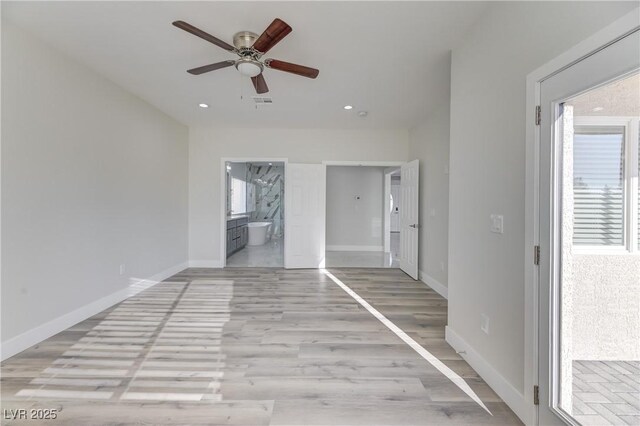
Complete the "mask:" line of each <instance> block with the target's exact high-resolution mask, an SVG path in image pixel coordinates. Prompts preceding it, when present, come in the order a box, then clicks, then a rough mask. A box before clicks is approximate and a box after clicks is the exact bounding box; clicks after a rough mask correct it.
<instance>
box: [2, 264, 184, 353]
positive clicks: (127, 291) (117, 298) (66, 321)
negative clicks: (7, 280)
mask: <svg viewBox="0 0 640 426" xmlns="http://www.w3.org/2000/svg"><path fill="white" fill-rule="evenodd" d="M186 268H187V263H186V262H185V263H181V264H179V265H176V266H173V267H171V268H169V269H166V270H164V271H162V272H160V273H158V274H155V275H153V276H151V277H149V278H143V279H136V278H131V279H130V284H129V286H127V287H125V288H123V289H121V290H118V291H116V292H115V293H111V294H109V295H108V296H105V297H102V298H100V299H98V300H94V301H93V302H90V303H88V304H86V305H84V306H82V307H80V308H78V309H76V310H74V311H71V312H68V313H66V314H64V315H61V316H59V317H57V318H54V319H52V320H51V321H49V322H46V323H44V324H41V325H39V326H37V327H34V328H32V329H31V330H27V331H25V332H24V333H22V334H19V335H17V336H15V337H12V338H10V339H8V340H7V341H5V342H2V348H1V349H0V351H1V355H0V358H1V359H2V361H4V360H5V359H7V358H9V357H12V356H14V355H15V354H17V353H19V352H22V351H24V350H25V349H27V348H30V347H31V346H33V345H35V344H38V343H40V342H42V341H43V340H45V339H48V338H49V337H51V336H53V335H55V334H57V333H60V332H61V331H63V330H66V329H67V328H69V327H71V326H73V325H75V324H77V323H79V322H81V321H84V320H86V319H87V318H90V317H92V316H93V315H95V314H97V313H99V312H102V311H104V310H105V309H107V308H110V307H111V306H113V305H115V304H116V303H120V302H122V301H123V300H125V299H128V298H129V297H131V296H134V295H136V294H138V293H139V292H141V291H143V290H146V289H148V288H149V287H152V286H154V285H156V284H158V283H159V282H161V281H164V280H166V279H167V278H169V277H171V276H173V275H175V274H177V273H179V272H181V271H183V270H185V269H186Z"/></svg>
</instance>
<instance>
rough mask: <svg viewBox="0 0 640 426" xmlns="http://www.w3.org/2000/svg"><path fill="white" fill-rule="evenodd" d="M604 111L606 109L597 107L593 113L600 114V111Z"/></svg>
mask: <svg viewBox="0 0 640 426" xmlns="http://www.w3.org/2000/svg"><path fill="white" fill-rule="evenodd" d="M603 109H604V108H602V107H595V108H594V109H593V112H600V111H602V110H603Z"/></svg>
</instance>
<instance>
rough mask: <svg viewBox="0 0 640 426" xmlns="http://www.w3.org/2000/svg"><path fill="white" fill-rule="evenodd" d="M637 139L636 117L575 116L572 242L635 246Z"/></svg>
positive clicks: (638, 221) (639, 199)
mask: <svg viewBox="0 0 640 426" xmlns="http://www.w3.org/2000/svg"><path fill="white" fill-rule="evenodd" d="M639 140H640V137H639V135H638V119H637V118H629V117H576V118H575V121H574V137H573V200H574V209H573V228H574V229H573V244H574V246H583V247H604V246H608V247H612V248H615V247H617V248H621V249H629V250H631V251H635V250H637V249H638V248H640V237H639V235H638V228H640V226H639V225H640V218H639V217H638V216H640V215H639V214H638V210H639V204H640V189H638V186H637V179H638V169H640V159H639V158H638V143H639ZM636 193H637V194H636Z"/></svg>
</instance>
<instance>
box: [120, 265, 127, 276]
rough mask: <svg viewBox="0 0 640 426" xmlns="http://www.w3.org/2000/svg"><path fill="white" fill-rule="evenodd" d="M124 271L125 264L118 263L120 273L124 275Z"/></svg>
mask: <svg viewBox="0 0 640 426" xmlns="http://www.w3.org/2000/svg"><path fill="white" fill-rule="evenodd" d="M125 271H126V266H125V264H124V263H123V264H122V265H120V275H124V273H125Z"/></svg>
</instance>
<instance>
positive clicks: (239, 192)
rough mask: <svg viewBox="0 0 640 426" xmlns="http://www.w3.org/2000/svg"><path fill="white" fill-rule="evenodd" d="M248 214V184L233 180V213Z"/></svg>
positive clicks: (240, 180) (236, 179)
mask: <svg viewBox="0 0 640 426" xmlns="http://www.w3.org/2000/svg"><path fill="white" fill-rule="evenodd" d="M246 212H247V183H246V182H245V181H243V180H242V179H238V178H235V177H234V178H231V213H233V214H238V213H246Z"/></svg>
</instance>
